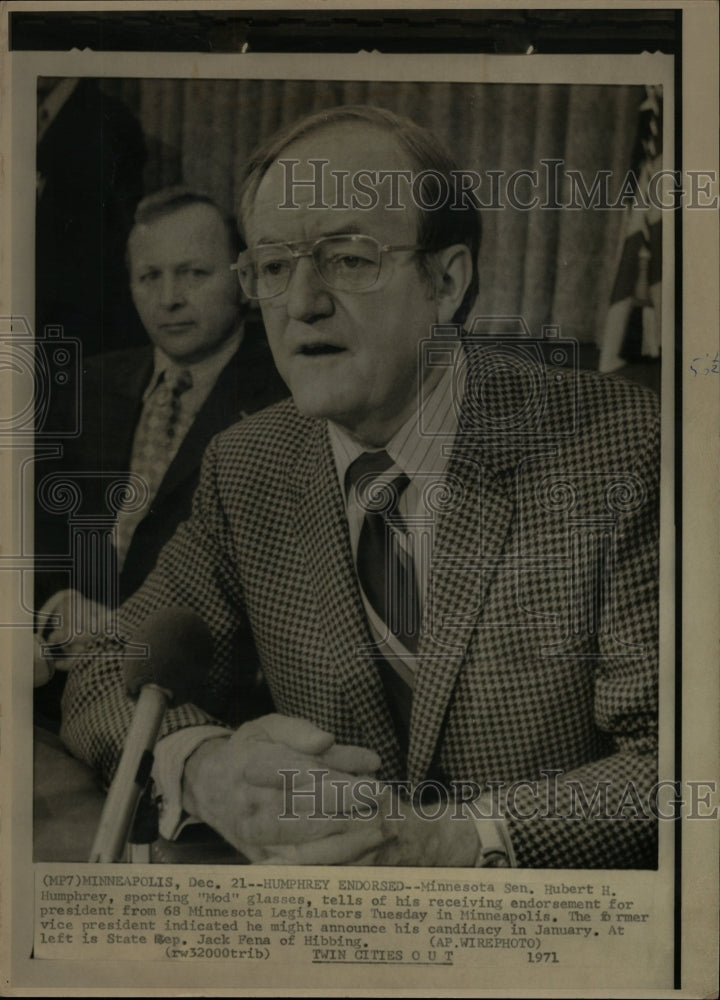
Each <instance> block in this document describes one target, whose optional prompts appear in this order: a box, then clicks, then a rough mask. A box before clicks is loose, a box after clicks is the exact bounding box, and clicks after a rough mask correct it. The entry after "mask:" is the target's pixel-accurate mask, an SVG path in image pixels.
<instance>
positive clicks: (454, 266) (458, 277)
mask: <svg viewBox="0 0 720 1000" xmlns="http://www.w3.org/2000/svg"><path fill="white" fill-rule="evenodd" d="M435 263H436V268H437V271H436V273H437V275H438V286H437V289H436V297H437V304H438V323H450V322H451V321H452V318H453V316H454V315H455V313H456V312H457V310H458V309H459V308H460V303H461V302H462V300H463V297H464V295H465V292H466V291H467V289H468V286H469V284H470V282H471V281H472V269H473V262H472V254H471V253H470V248H469V247H466V246H465V244H464V243H456V244H454V245H453V246H450V247H444V248H443V249H442V250H440V251H438V253H437V254H435Z"/></svg>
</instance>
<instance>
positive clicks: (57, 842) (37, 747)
mask: <svg viewBox="0 0 720 1000" xmlns="http://www.w3.org/2000/svg"><path fill="white" fill-rule="evenodd" d="M33 747H34V762H33V781H34V785H33V860H35V861H69V862H72V861H75V862H77V861H80V862H87V860H88V857H89V855H90V848H91V847H92V843H93V839H94V837H95V831H96V829H97V825H98V822H99V820H100V814H101V812H102V807H103V802H104V801H105V796H104V793H103V790H102V789H101V788H100V786H99V785H98V782H97V779H96V778H95V775H94V773H93V771H92V770H91V769H90V768H89V767H87V766H86V765H85V764H83V763H82V762H81V761H79V760H76V759H75V758H74V757H72V756H71V755H70V754H69V753H68V752H67V750H66V749H65V748H64V746H63V745H62V743H61V742H60V740H59V739H58V737H57V736H55V735H54V734H53V733H51V732H48V731H47V730H44V729H40V728H39V727H36V729H35V731H34V740H33ZM151 861H152V862H153V863H158V864H214V865H221V864H234V865H238V864H246V863H247V862H246V860H245V858H243V856H242V855H241V854H238V853H237V851H235V850H234V849H233V848H232V847H230V845H229V844H227V843H226V842H225V841H224V840H222V838H221V837H219V836H218V835H217V834H216V833H214V832H213V831H212V830H210V829H209V828H208V827H207V826H204V825H203V824H197V825H195V826H191V827H187V828H186V829H185V830H184V831H183V833H182V835H181V838H180V839H179V840H177V841H173V842H170V841H167V840H164V839H163V838H160V839H159V840H158V841H156V842H155V843H154V844H153V845H152V852H151Z"/></svg>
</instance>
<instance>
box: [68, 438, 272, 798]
mask: <svg viewBox="0 0 720 1000" xmlns="http://www.w3.org/2000/svg"><path fill="white" fill-rule="evenodd" d="M216 472H217V466H216V448H215V446H214V444H211V445H210V446H209V448H208V450H207V452H206V455H205V459H204V462H203V470H202V473H201V479H200V483H199V486H198V489H197V491H196V494H195V497H194V500H193V512H192V516H191V517H190V519H189V520H188V521H186V522H185V523H184V524H182V525H180V527H179V528H178V530H177V532H176V534H175V535H174V536H173V538H172V539H171V540H170V541H169V542H168V544H167V545H166V546H165V548H164V550H163V552H162V554H161V556H160V559H159V561H158V565H157V567H156V569H155V570H154V571H153V573H152V574H151V575H150V576H149V577H148V579H147V580H146V582H145V583H144V585H143V586H142V587H141V588H140V589H139V590H138V591H137V592H136V593H135V594H134V595H133V596H132V597H131V598H130V600H128V601H127V603H126V604H124V605H123V606H122V607H121V608H120V611H119V616H118V623H117V634H116V635H115V636H113V637H112V638H106V639H103V640H98V641H97V642H96V643H95V644H94V645H93V646H92V647H91V648H90V649H89V651H88V653H87V654H86V656H84V657H83V658H82V660H81V661H80V662H79V663H78V665H77V667H76V668H75V669H74V670H73V671H72V672H71V674H70V676H69V678H68V683H67V685H66V688H65V694H64V697H63V723H62V728H61V738H62V739H63V741H64V742H65V744H66V746H67V747H68V748H69V749H70V750H71V751H72V752H73V753H74V754H75V755H76V756H78V757H80V758H81V759H82V760H84V761H86V762H87V763H88V764H90V765H91V766H93V767H95V768H97V769H99V771H100V773H101V775H102V777H103V779H104V780H105V781H108V782H109V781H110V780H111V778H112V775H113V773H114V771H115V768H116V766H117V762H118V760H119V757H120V754H121V752H122V746H123V740H124V737H125V733H126V732H127V729H128V726H129V724H130V719H131V717H132V711H133V703H132V701H131V700H130V698H129V697H128V696H127V695H126V694H125V689H124V683H123V676H122V668H123V660H124V657H125V656H127V655H128V653H129V652H130V651H131V650H130V648H129V647H128V641H129V637H130V636H131V635H132V633H133V631H134V630H135V629H136V628H137V627H138V626H139V625H140V623H141V622H143V621H144V620H145V618H147V617H148V615H150V614H151V613H152V612H154V611H155V610H157V609H159V608H163V607H185V608H190V609H191V610H193V611H195V612H196V613H197V614H198V615H200V617H201V618H202V619H203V620H204V621H205V622H206V624H207V625H208V627H209V628H210V631H211V633H212V636H213V643H214V651H215V655H214V658H213V662H212V663H209V664H208V665H207V678H206V682H205V685H204V689H203V695H202V697H201V698H200V699H198V704H193V705H185V706H181V707H179V708H175V709H171V710H169V711H168V712H167V714H166V716H165V720H164V723H163V726H162V730H161V732H160V737H162V736H166V735H168V734H169V733H171V732H175V731H177V730H179V729H182V728H183V727H186V726H194V725H203V724H206V723H208V722H214V721H216V720H217V719H219V720H221V721H222V722H224V723H227V724H236V723H237V722H239V721H241V719H242V717H243V714H244V709H245V705H244V699H245V696H246V695H249V692H251V691H252V689H253V686H254V684H255V678H256V675H257V661H256V656H255V652H254V648H253V646H252V642H251V639H250V638H249V630H248V629H247V628H246V623H245V620H244V614H243V610H242V609H243V595H242V588H241V586H240V583H239V580H238V577H237V573H236V569H235V566H234V564H233V562H232V559H231V553H232V551H233V543H232V540H231V531H230V526H229V524H228V519H227V516H226V513H225V510H224V507H223V503H222V499H221V496H220V492H219V489H218V477H217V474H216Z"/></svg>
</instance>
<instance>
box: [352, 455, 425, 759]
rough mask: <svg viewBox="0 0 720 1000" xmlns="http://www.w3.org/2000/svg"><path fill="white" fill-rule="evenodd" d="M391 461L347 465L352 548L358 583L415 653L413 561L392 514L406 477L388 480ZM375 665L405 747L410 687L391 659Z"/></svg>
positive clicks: (377, 458) (364, 458)
mask: <svg viewBox="0 0 720 1000" xmlns="http://www.w3.org/2000/svg"><path fill="white" fill-rule="evenodd" d="M392 464H393V461H392V459H391V458H390V456H389V455H388V454H387V452H385V451H376V452H365V453H363V454H362V455H360V457H359V458H357V459H355V461H354V462H353V463H352V464H351V465H350V467H349V468H348V470H347V473H346V476H345V488H346V491H347V492H348V494H349V492H350V490H351V489H352V488H353V487H355V489H356V497H357V502H358V506H359V507H360V509H361V510H364V511H365V517H364V519H363V524H362V528H361V530H360V537H359V540H358V550H357V573H358V579H359V580H360V585H361V586H362V588H363V591H364V592H365V596H366V597H367V600H368V602H369V603H370V605H371V606H372V607H373V609H374V610H375V612H376V613H377V614H378V616H379V617H380V618H381V619H382V621H384V622H385V623H386V625H387V627H388V629H389V630H390V632H392V634H393V635H395V636H396V637H397V638H398V639H399V640H400V642H401V643H402V644H403V646H405V648H406V649H407V650H408V651H409V652H410V653H414V652H415V651H416V649H417V645H418V638H419V632H420V600H419V596H418V589H417V582H416V578H415V563H414V560H413V558H412V555H411V554H410V553H409V552H408V551H407V550H406V549H405V548H404V547H403V545H402V544H401V541H400V533H402V534H404V533H405V526H404V524H403V522H402V518H401V517H400V516H399V515H398V514H397V513H396V508H397V504H398V501H399V500H400V497H401V495H402V493H403V491H404V490H405V489H406V488H407V486H408V483H409V482H410V480H409V479H408V477H407V476H406V475H405V474H404V473H399V474H398V475H397V476H394V477H393V478H390V477H389V476H386V475H384V474H385V473H386V472H387V470H388V469H389V468H390V466H391V465H392ZM381 477H382V478H381ZM408 541H409V539H408ZM378 667H379V669H380V674H381V678H382V682H383V686H384V688H385V693H386V696H387V698H388V702H389V706H390V710H391V713H392V715H393V718H394V721H395V725H396V729H397V731H398V736H399V739H400V743H401V745H402V746H403V748H404V749H407V734H408V731H409V723H410V707H411V701H412V690H411V688H410V687H409V685H408V684H407V682H406V681H405V680H404V678H403V677H401V676H400V674H399V673H398V672H397V671H396V670H395V669H394V668H393V665H392V661H390V662H388V661H385V660H380V661H379V663H378Z"/></svg>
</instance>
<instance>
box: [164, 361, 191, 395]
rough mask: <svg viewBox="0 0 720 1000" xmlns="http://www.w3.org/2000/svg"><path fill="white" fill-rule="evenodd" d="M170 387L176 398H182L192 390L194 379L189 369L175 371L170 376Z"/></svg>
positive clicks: (168, 379)
mask: <svg viewBox="0 0 720 1000" xmlns="http://www.w3.org/2000/svg"><path fill="white" fill-rule="evenodd" d="M167 381H168V385H169V387H170V392H171V393H172V395H173V396H174V397H178V396H182V394H183V393H184V392H187V391H188V389H192V384H193V377H192V374H191V373H190V372H189V371H188V370H187V368H182V369H180V370H176V371H173V372H172V373H169V374H168V378H167Z"/></svg>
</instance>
